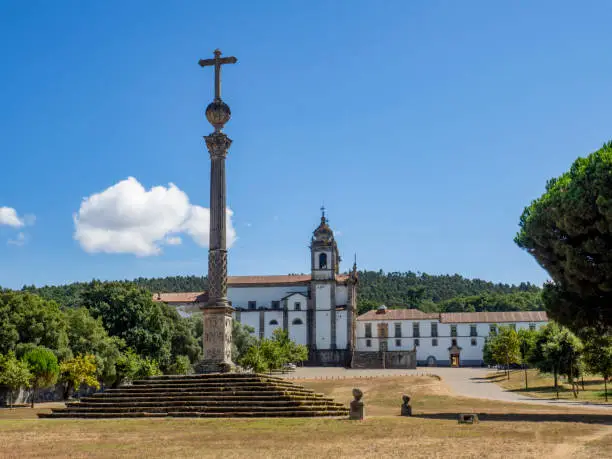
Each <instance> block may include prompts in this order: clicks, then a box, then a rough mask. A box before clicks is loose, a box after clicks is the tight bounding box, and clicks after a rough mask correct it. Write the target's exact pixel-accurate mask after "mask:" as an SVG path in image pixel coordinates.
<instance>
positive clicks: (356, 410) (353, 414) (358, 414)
mask: <svg viewBox="0 0 612 459" xmlns="http://www.w3.org/2000/svg"><path fill="white" fill-rule="evenodd" d="M353 397H355V400H353V401H351V404H350V411H349V419H351V420H353V421H362V420H363V418H364V415H365V409H364V406H363V402H362V401H361V398H362V397H363V392H362V391H361V390H359V389H353Z"/></svg>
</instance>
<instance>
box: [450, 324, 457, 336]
mask: <svg viewBox="0 0 612 459" xmlns="http://www.w3.org/2000/svg"><path fill="white" fill-rule="evenodd" d="M451 336H457V326H456V325H451Z"/></svg>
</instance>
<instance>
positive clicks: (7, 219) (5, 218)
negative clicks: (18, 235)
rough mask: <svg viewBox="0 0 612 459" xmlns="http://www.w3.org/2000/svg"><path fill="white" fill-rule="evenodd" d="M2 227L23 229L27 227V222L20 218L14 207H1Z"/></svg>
mask: <svg viewBox="0 0 612 459" xmlns="http://www.w3.org/2000/svg"><path fill="white" fill-rule="evenodd" d="M0 225H8V226H12V227H13V228H21V227H22V226H24V225H25V222H24V221H23V219H22V218H19V216H18V215H17V211H16V210H15V209H13V208H12V207H0Z"/></svg>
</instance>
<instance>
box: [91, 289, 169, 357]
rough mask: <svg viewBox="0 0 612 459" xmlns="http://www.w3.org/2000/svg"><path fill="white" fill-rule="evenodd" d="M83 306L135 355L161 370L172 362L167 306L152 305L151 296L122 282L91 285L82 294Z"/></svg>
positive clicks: (160, 304)
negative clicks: (149, 360)
mask: <svg viewBox="0 0 612 459" xmlns="http://www.w3.org/2000/svg"><path fill="white" fill-rule="evenodd" d="M81 296H82V299H83V305H84V306H85V307H86V308H87V309H89V311H90V312H91V314H92V315H93V316H94V317H96V318H98V317H99V318H101V320H102V323H103V324H104V328H106V330H107V331H108V333H109V334H110V335H112V336H118V337H120V338H121V339H123V340H124V341H125V343H126V344H127V345H128V346H129V347H131V348H133V349H134V350H135V351H136V352H137V353H138V354H140V355H142V356H148V357H151V358H152V359H155V360H156V361H157V362H159V363H160V365H161V366H162V367H166V366H167V365H169V364H170V362H171V356H172V337H173V328H174V327H173V323H172V322H171V321H170V320H169V319H168V317H169V316H170V315H171V313H170V312H169V311H168V306H167V305H165V304H163V303H157V302H154V301H153V297H152V295H151V294H150V292H148V291H146V290H144V289H142V288H139V287H137V286H135V285H133V284H129V283H125V282H108V283H101V282H92V283H91V284H90V285H89V286H88V287H87V288H86V289H85V290H84V291H83V292H82V294H81Z"/></svg>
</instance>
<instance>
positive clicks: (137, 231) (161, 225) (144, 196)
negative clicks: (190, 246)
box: [73, 177, 236, 256]
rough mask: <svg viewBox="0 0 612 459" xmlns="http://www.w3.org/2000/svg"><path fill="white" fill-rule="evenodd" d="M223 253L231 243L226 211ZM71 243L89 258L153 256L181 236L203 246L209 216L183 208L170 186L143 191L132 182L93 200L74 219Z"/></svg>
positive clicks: (233, 233)
mask: <svg viewBox="0 0 612 459" xmlns="http://www.w3.org/2000/svg"><path fill="white" fill-rule="evenodd" d="M227 214H228V217H227V238H228V239H227V243H228V247H229V246H231V244H232V243H233V242H234V240H235V239H236V231H235V230H234V227H233V226H232V222H231V216H232V214H233V213H232V211H231V210H229V209H228V211H227ZM73 218H74V224H75V232H74V238H75V239H76V240H77V241H78V242H79V244H80V245H81V247H82V248H83V249H84V250H85V251H86V252H89V253H96V252H106V253H133V254H135V255H138V256H149V255H158V254H160V253H161V245H163V244H167V245H178V244H180V243H181V242H182V239H181V238H180V237H179V236H177V233H182V232H183V233H187V234H188V235H190V236H191V237H192V238H193V240H194V241H195V242H196V243H197V244H198V245H201V246H202V247H207V246H208V232H209V220H210V216H209V210H208V209H206V208H203V207H200V206H196V205H193V204H191V203H190V202H189V198H188V196H187V195H186V194H185V193H184V192H183V191H181V190H180V189H179V188H178V187H176V185H174V184H172V183H170V184H168V187H164V186H155V187H153V188H151V189H150V190H146V189H145V188H144V187H143V186H142V185H141V184H140V183H139V182H138V180H136V179H135V178H134V177H129V178H128V179H126V180H122V181H121V182H119V183H117V184H115V185H113V186H111V187H110V188H107V189H106V190H104V191H102V192H100V193H96V194H93V195H91V196H89V197H87V198H85V199H83V202H82V203H81V207H80V209H79V211H78V213H76V214H75V215H74V217H73Z"/></svg>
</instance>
